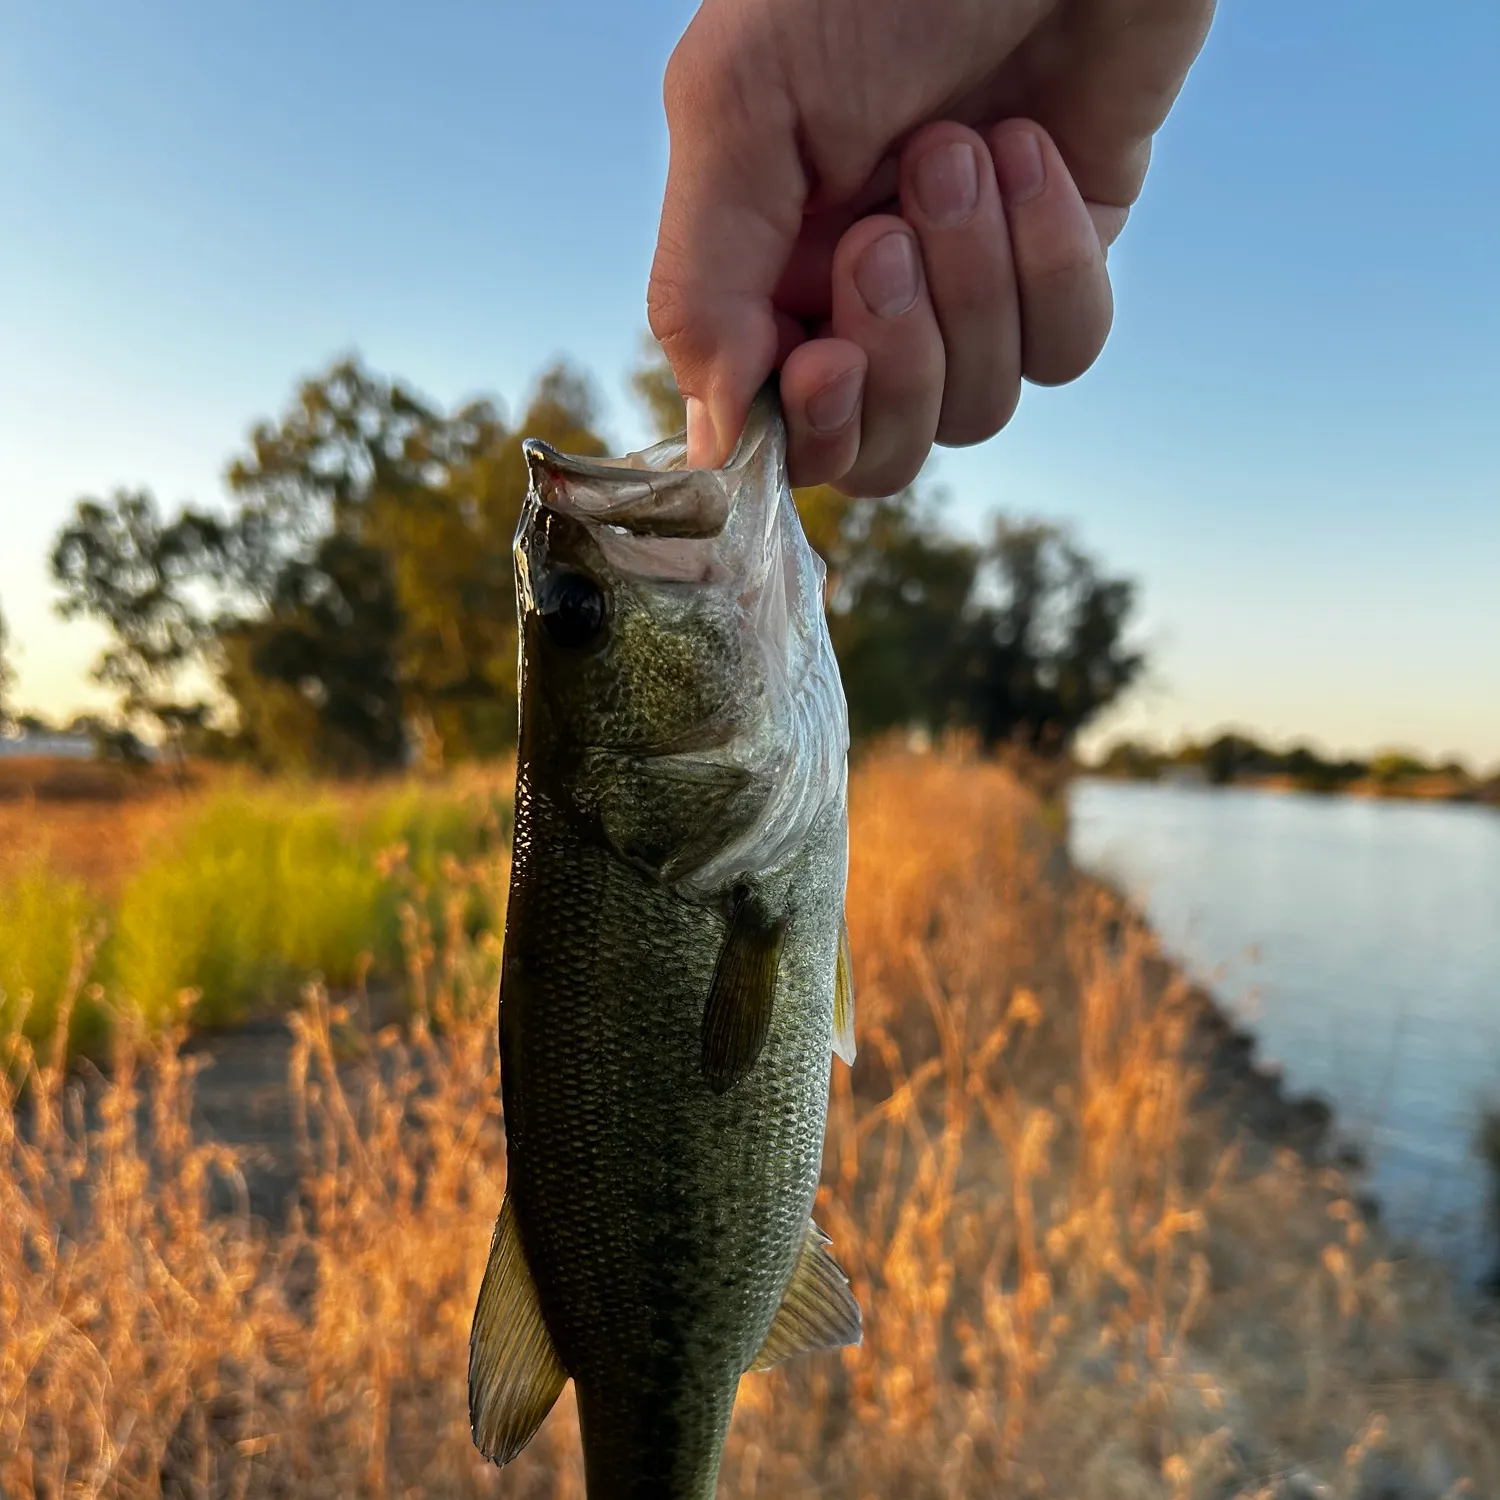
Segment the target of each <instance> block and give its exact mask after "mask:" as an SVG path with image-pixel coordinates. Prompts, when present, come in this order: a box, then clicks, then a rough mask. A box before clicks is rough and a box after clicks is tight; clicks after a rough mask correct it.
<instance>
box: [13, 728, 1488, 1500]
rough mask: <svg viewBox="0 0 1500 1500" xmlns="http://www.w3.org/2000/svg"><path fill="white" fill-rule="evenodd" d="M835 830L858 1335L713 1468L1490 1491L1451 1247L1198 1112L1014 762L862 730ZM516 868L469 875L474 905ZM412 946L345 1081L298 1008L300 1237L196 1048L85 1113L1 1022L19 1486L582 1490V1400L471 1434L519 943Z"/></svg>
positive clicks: (1138, 985)
mask: <svg viewBox="0 0 1500 1500" xmlns="http://www.w3.org/2000/svg"><path fill="white" fill-rule="evenodd" d="M852 849H853V854H852V867H851V872H850V894H849V921H850V928H851V934H852V939H853V950H854V954H855V965H856V983H857V988H858V1029H859V1037H860V1046H861V1054H860V1059H859V1062H858V1065H857V1066H856V1068H855V1069H854V1070H853V1072H852V1073H850V1072H849V1071H847V1070H845V1069H844V1068H843V1067H842V1065H838V1066H836V1067H835V1072H834V1100H833V1106H832V1111H831V1119H830V1128H829V1139H828V1147H827V1151H826V1154H825V1173H824V1179H825V1185H824V1190H823V1193H822V1195H821V1200H820V1204H819V1208H818V1217H819V1219H820V1221H821V1222H822V1223H823V1224H824V1225H825V1227H826V1228H827V1229H828V1230H829V1232H830V1233H831V1234H832V1236H833V1239H834V1248H835V1251H836V1253H837V1255H838V1256H839V1259H840V1260H841V1261H842V1263H843V1264H844V1265H845V1266H846V1267H847V1268H848V1269H849V1271H850V1273H851V1276H852V1279H853V1281H854V1284H855V1288H856V1290H857V1292H858V1294H859V1297H860V1301H861V1303H862V1305H863V1307H864V1309H865V1314H866V1337H865V1342H864V1345H863V1347H861V1348H859V1349H857V1350H848V1351H845V1352H844V1353H843V1354H842V1355H840V1356H828V1357H821V1358H815V1359H806V1360H802V1361H798V1362H795V1363H793V1364H792V1365H789V1366H786V1367H783V1368H782V1369H781V1370H778V1371H776V1372H773V1373H771V1374H769V1375H764V1376H754V1377H747V1379H746V1380H745V1382H744V1385H743V1387H742V1390H741V1398H740V1404H739V1408H738V1411H737V1414H736V1419H735V1423H734V1428H733V1431H732V1433H731V1437H730V1443H729V1448H728V1452H727V1456H726V1461H725V1465H724V1471H723V1485H722V1492H723V1493H724V1494H726V1495H736V1496H768V1497H769V1496H775V1497H801V1496H813V1495H831V1496H846V1497H850V1500H855V1497H858V1500H864V1497H869V1496H903V1497H912V1500H926V1497H938V1496H944V1497H947V1496H992V1495H1000V1494H1005V1495H1011V1494H1017V1495H1038V1496H1041V1495H1046V1496H1059V1497H1061V1496H1069V1497H1071V1496H1100V1497H1115V1496H1118V1497H1136V1496H1140V1497H1174V1500H1176V1497H1182V1500H1186V1497H1197V1496H1204V1497H1208V1496H1214V1497H1217V1496H1224V1497H1229V1496H1247V1497H1248V1496H1261V1495H1264V1496H1271V1495H1288V1496H1291V1495H1316V1494H1326V1495H1330V1496H1353V1495H1364V1496H1371V1497H1374V1496H1377V1495H1392V1496H1405V1495H1413V1496H1417V1495H1421V1496H1427V1495H1431V1496H1434V1497H1436V1496H1439V1495H1445V1494H1446V1495H1459V1494H1473V1495H1493V1494H1500V1341H1497V1338H1496V1336H1495V1334H1494V1333H1493V1332H1486V1331H1484V1330H1483V1329H1480V1328H1478V1327H1477V1326H1475V1324H1474V1320H1473V1317H1472V1315H1471V1314H1470V1313H1468V1312H1467V1311H1466V1310H1465V1308H1464V1307H1463V1306H1462V1305H1461V1304H1459V1303H1458V1302H1457V1301H1456V1300H1455V1299H1454V1297H1453V1294H1452V1293H1451V1291H1450V1289H1449V1288H1448V1286H1447V1284H1446V1281H1445V1279H1444V1277H1443V1275H1442V1274H1441V1273H1440V1272H1439V1271H1438V1270H1437V1269H1435V1268H1434V1267H1432V1266H1429V1265H1426V1264H1420V1263H1416V1262H1403V1263H1394V1262H1391V1261H1390V1260H1388V1259H1385V1258H1384V1257H1383V1255H1382V1247H1381V1245H1380V1244H1379V1243H1378V1240H1379V1236H1378V1235H1377V1234H1375V1233H1373V1232H1371V1231H1369V1230H1368V1229H1367V1228H1366V1226H1365V1225H1364V1223H1363V1222H1362V1220H1361V1219H1360V1217H1359V1215H1358V1214H1357V1213H1356V1211H1355V1209H1354V1207H1353V1204H1352V1202H1351V1198H1350V1193H1349V1189H1348V1185H1347V1184H1346V1183H1345V1182H1344V1181H1343V1180H1342V1179H1341V1178H1340V1177H1339V1175H1338V1174H1337V1173H1334V1172H1331V1171H1326V1170H1315V1169H1312V1168H1309V1167H1307V1166H1305V1165H1303V1164H1302V1163H1301V1162H1300V1161H1299V1160H1298V1158H1296V1157H1295V1156H1294V1155H1292V1154H1291V1153H1289V1152H1279V1153H1270V1154H1267V1153H1265V1152H1260V1153H1256V1152H1253V1151H1241V1150H1240V1149H1238V1147H1237V1146H1236V1144H1235V1143H1234V1142H1233V1140H1232V1138H1231V1134H1230V1133H1229V1132H1228V1131H1226V1130H1225V1128H1224V1127H1223V1124H1222V1122H1220V1121H1219V1120H1217V1119H1216V1118H1214V1117H1213V1116H1212V1115H1211V1114H1210V1113H1209V1112H1207V1111H1206V1110H1204V1109H1201V1108H1199V1107H1196V1106H1195V1105H1194V1102H1193V1100H1194V1094H1195V1079H1194V1076H1193V1073H1192V1069H1191V1068H1190V1067H1189V1066H1188V1064H1187V1062H1186V1061H1185V1058H1186V1056H1187V1055H1188V1048H1187V1043H1188V1027H1189V1025H1190V1019H1191V1015H1192V1007H1191V1005H1190V1003H1189V997H1188V996H1187V994H1186V993H1185V991H1183V990H1181V989H1180V988H1179V987H1177V986H1176V985H1175V984H1173V983H1170V982H1169V983H1168V984H1167V985H1166V986H1165V988H1164V987H1163V986H1162V984H1161V982H1160V979H1159V975H1160V969H1161V966H1160V965H1159V963H1158V962H1157V961H1156V960H1155V956H1154V954H1153V953H1152V945H1151V942H1150V939H1149V935H1148V934H1146V933H1145V932H1143V931H1142V930H1141V929H1140V928H1139V926H1137V925H1136V924H1135V923H1134V922H1133V921H1132V920H1131V919H1130V918H1129V916H1128V914H1125V913H1122V912H1120V911H1119V910H1117V909H1115V908H1114V907H1113V904H1112V902H1111V901H1110V899H1109V898H1108V897H1107V896H1106V895H1104V894H1103V893H1101V892H1099V891H1098V890H1097V889H1096V888H1094V887H1092V886H1089V885H1086V884H1084V883H1081V882H1077V881H1075V880H1074V879H1073V878H1072V877H1071V876H1070V875H1069V873H1068V872H1067V870H1066V868H1065V866H1064V865H1063V863H1062V861H1061V860H1060V857H1059V853H1058V849H1057V847H1056V845H1055V842H1054V839H1053V836H1052V835H1051V834H1050V833H1049V832H1048V831H1047V828H1046V825H1045V823H1044V821H1043V820H1042V819H1040V818H1039V817H1038V813H1037V809H1036V807H1035V805H1034V804H1033V802H1032V801H1031V800H1030V799H1029V798H1028V796H1027V795H1026V794H1025V793H1023V792H1022V791H1021V790H1019V788H1018V786H1017V784H1016V783H1015V781H1014V780H1013V779H1011V778H1010V777H1009V776H1008V775H1007V774H1006V773H1004V772H1003V771H1000V770H998V769H996V768H993V767H985V766H981V765H977V764H972V763H966V762H964V761H962V760H961V759H957V758H948V759H943V758H936V757H934V758H915V757H902V756H894V755H887V756H881V757H878V758H876V759H875V760H873V761H872V762H871V763H869V764H867V765H866V766H865V767H864V768H863V769H862V770H861V771H860V773H859V774H858V775H857V777H856V779H855V782H854V788H853V806H852ZM504 876H505V870H504V867H503V861H497V862H495V863H493V864H490V865H478V866H475V867H473V868H471V869H468V870H464V871H458V870H453V871H450V879H451V880H452V881H453V884H454V887H455V890H454V894H453V899H452V901H451V903H450V910H452V911H453V912H454V913H455V914H457V913H458V912H459V911H460V910H461V908H462V906H463V890H462V887H463V885H464V882H465V881H474V880H478V881H483V882H487V883H494V884H499V883H501V882H503V879H504ZM410 936H411V939H412V954H413V957H412V972H411V979H412V983H413V985H414V987H415V988H416V990H417V991H418V994H419V1002H420V1003H419V1006H418V1020H417V1022H416V1023H415V1025H414V1026H413V1027H412V1028H411V1029H410V1031H409V1032H407V1033H404V1034H403V1033H398V1032H396V1031H395V1030H388V1031H386V1032H383V1033H381V1034H379V1035H378V1036H377V1037H375V1038H374V1039H373V1045H372V1046H370V1048H369V1049H368V1054H367V1057H366V1060H365V1061H364V1062H363V1063H362V1064H360V1065H358V1066H356V1067H354V1068H352V1069H350V1068H348V1067H345V1068H344V1069H342V1070H341V1069H340V1067H339V1065H338V1063H337V1061H336V1059H337V1057H338V1055H339V1054H340V1052H341V1050H343V1051H347V1050H348V1049H349V1047H351V1046H356V1047H357V1045H358V1039H357V1037H356V1038H354V1039H353V1041H352V1042H351V1039H350V1037H349V1034H348V1028H349V1023H348V1021H347V1018H346V1015H345V1012H344V1010H343V1009H341V1008H340V1007H338V1006H334V1005H330V1003H329V1002H328V1000H327V999H326V997H324V996H323V995H321V994H320V993H319V992H317V991H316V990H314V991H310V992H309V996H308V1003H307V1005H306V1008H305V1009H304V1011H303V1012H302V1013H301V1014H300V1015H299V1016H298V1017H297V1018H296V1020H295V1029H296V1046H295V1049H294V1052H293V1057H292V1068H291V1079H290V1088H291V1098H292V1101H293V1107H294V1111H295V1114H296V1117H297V1121H298V1128H299V1134H300V1139H301V1142H302V1147H301V1149H302V1153H303V1160H304V1188H303V1192H302V1199H301V1202H302V1207H301V1211H300V1213H299V1214H298V1215H297V1216H296V1217H295V1218H294V1222H293V1223H292V1225H291V1226H290V1228H289V1229H288V1230H287V1231H286V1232H284V1233H273V1232H271V1231H269V1230H267V1229H266V1228H265V1227H264V1226H259V1225H257V1224H256V1223H254V1222H252V1221H251V1220H250V1218H249V1216H248V1214H247V1213H245V1212H243V1211H242V1212H239V1213H231V1214H227V1215H225V1214H220V1215H217V1216H215V1215H213V1214H211V1213H210V1212H209V1211H208V1198H209V1185H210V1182H211V1180H212V1179H213V1178H214V1177H215V1176H218V1177H220V1178H222V1179H223V1180H226V1181H227V1182H229V1183H230V1184H231V1185H234V1184H236V1183H242V1178H241V1171H242V1164H241V1163H240V1162H239V1161H238V1160H237V1159H236V1157H235V1156H234V1154H233V1153H232V1152H229V1151H227V1150H225V1149H223V1148H221V1147H217V1146H215V1145H213V1144H212V1143H208V1142H204V1141H200V1140H196V1139H194V1137H193V1132H192V1130H191V1127H190V1124H189V1116H190V1096H191V1090H192V1086H193V1080H192V1066H191V1064H190V1063H189V1061H188V1060H186V1059H184V1058H183V1057H182V1056H180V1055H179V1052H178V1050H177V1044H178V1042H179V1041H180V1037H178V1036H174V1035H165V1036H161V1037H158V1038H155V1039H148V1038H139V1039H132V1037H131V1036H130V1035H129V1034H128V1028H122V1029H121V1030H120V1032H119V1033H118V1034H117V1037H116V1057H115V1063H114V1067H113V1071H112V1079H111V1081H110V1082H109V1084H108V1086H107V1087H104V1088H103V1089H102V1092H101V1094H100V1096H99V1099H98V1103H97V1107H96V1108H92V1109H90V1110H85V1109H84V1108H83V1107H82V1105H81V1104H80V1102H79V1100H78V1096H77V1093H76V1092H75V1091H74V1090H73V1089H72V1088H71V1087H70V1086H69V1085H68V1084H67V1083H66V1082H65V1080H64V1079H63V1077H62V1076H61V1075H60V1074H59V1073H58V1072H57V1071H56V1070H53V1069H51V1068H50V1067H49V1066H48V1065H47V1064H46V1063H44V1062H43V1061H41V1060H39V1059H38V1058H36V1057H33V1056H32V1055H31V1054H30V1052H29V1051H28V1049H27V1047H26V1044H25V1043H24V1042H22V1041H16V1042H14V1043H12V1044H11V1045H13V1046H15V1047H16V1048H17V1049H18V1053H19V1059H18V1060H19V1062H20V1063H21V1064H22V1065H23V1066H22V1071H23V1072H25V1073H26V1075H27V1076H28V1077H29V1080H30V1085H31V1088H30V1097H31V1100H32V1102H31V1103H30V1104H28V1105H25V1106H22V1105H21V1104H18V1103H17V1102H16V1100H15V1099H14V1098H11V1097H7V1098H6V1099H4V1100H3V1101H0V1494H3V1495H4V1496H6V1497H7V1500H15V1497H20V1496H29V1495H39V1496H53V1497H61V1496H64V1495H85V1494H86V1495H120V1496H137V1495H142V1496H144V1495H157V1494H161V1493H167V1494H172V1495H184V1496H186V1495H195V1496H196V1495H203V1496H208V1495H214V1496H218V1495H234V1496H258V1495H283V1494H285V1495H291V1494H296V1495H299V1496H300V1495H311V1496H316V1495H330V1496H332V1495H382V1496H383V1495H397V1494H400V1495H413V1496H415V1495H422V1496H437V1495H468V1494H475V1495H497V1494H503V1495H506V1496H514V1497H527V1500H530V1497H536V1500H553V1497H558V1500H561V1497H581V1496H582V1493H583V1491H582V1479H581V1470H580V1464H579V1461H578V1448H577V1432H576V1425H575V1421H574V1417H573V1412H572V1408H571V1404H570V1398H569V1397H568V1395H567V1394H565V1395H564V1398H563V1400H562V1402H560V1403H559V1407H558V1409H557V1411H556V1412H554V1414H553V1416H552V1417H551V1418H550V1419H549V1421H548V1422H547V1424H546V1426H545V1427H544V1428H543V1431H542V1433H541V1434H540V1435H539V1437H538V1438H537V1440H536V1441H535V1442H534V1443H533V1445H532V1447H531V1448H530V1449H529V1450H528V1451H527V1452H526V1453H525V1454H524V1455H523V1456H522V1458H521V1460H520V1461H518V1462H517V1464H516V1465H514V1466H513V1468H512V1469H510V1470H507V1471H505V1472H504V1473H503V1474H501V1473H498V1472H497V1471H495V1470H493V1469H491V1468H488V1467H487V1466H486V1465H484V1464H483V1463H482V1462H481V1461H480V1460H479V1459H478V1457H477V1455H476V1454H475V1453H474V1451H473V1449H472V1447H471V1445H470V1442H469V1437H468V1432H467V1423H466V1401H465V1390H464V1383H465V1369H466V1354H467V1351H466V1341H467V1335H468V1326H469V1317H470V1313H471V1310H472V1306H473V1298H474V1294H475V1292H476V1289H477V1286H478V1282H479V1278H480V1275H481V1272H482V1269H483V1262H484V1256H485V1252H486V1248H487V1245H488V1240H489V1232H490V1225H491V1221H492V1219H493V1216H494V1213H495V1211H496V1209H497V1207H498V1205H499V1202H500V1197H501V1194H502V1192H503V1189H504V1156H503V1139H502V1135H501V1128H500V1127H501V1121H500V1119H499V1106H498V1099H497V1080H498V1064H497V1059H496V1055H495V1048H494V1039H493V1032H494V1027H493V1022H492V1018H491V1017H489V1016H488V1015H486V1016H485V1019H483V1020H481V1021H469V1020H465V1019H463V1018H464V1017H465V1016H466V1015H469V1014H472V1013H473V1010H474V1009H475V1007H476V1006H477V1007H478V1009H479V1010H480V1011H481V1012H484V1011H487V1008H488V1007H487V1004H486V1003H485V1001H486V996H487V995H488V993H489V990H490V987H491V986H492V984H493V982H494V976H495V968H496V960H497V946H498V945H497V943H496V942H495V940H494V938H493V937H492V936H488V935H487V936H486V937H484V938H483V939H481V940H480V941H479V942H478V943H470V942H468V941H467V940H465V939H464V937H463V935H462V928H461V926H460V925H458V923H457V921H456V920H455V922H454V923H453V924H452V925H451V926H450V927H449V929H448V931H447V932H446V933H439V934H437V935H433V934H431V933H427V932H424V931H422V930H420V926H419V924H417V922H416V919H415V918H413V925H412V929H411V933H410ZM64 1008H65V1007H64ZM356 1009H357V1007H356ZM1262 1158H1264V1159H1262Z"/></svg>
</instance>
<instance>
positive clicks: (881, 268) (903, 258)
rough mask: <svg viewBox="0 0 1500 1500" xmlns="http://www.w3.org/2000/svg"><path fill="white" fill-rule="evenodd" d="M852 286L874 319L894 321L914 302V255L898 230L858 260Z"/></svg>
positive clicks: (885, 235) (912, 248) (878, 242)
mask: <svg viewBox="0 0 1500 1500" xmlns="http://www.w3.org/2000/svg"><path fill="white" fill-rule="evenodd" d="M854 285H855V287H856V288H857V290H858V291H859V295H860V296H861V297H862V298H863V299H864V303H865V306H866V307H868V308H869V309H870V311H871V312H872V313H874V314H875V316H876V317H877V318H897V317H900V316H901V314H902V313H904V312H905V311H906V310H907V309H908V308H909V307H910V306H911V305H912V303H913V302H915V301H916V300H917V252H916V249H915V247H914V246H913V245H912V240H911V236H910V235H909V234H902V233H901V231H900V230H892V231H891V233H890V234H884V235H882V236H881V237H880V238H879V239H878V240H876V241H875V243H874V244H873V245H871V246H870V247H869V249H868V250H866V251H865V253H864V254H863V255H861V256H860V258H859V260H858V261H857V262H856V264H855V267H854Z"/></svg>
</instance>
